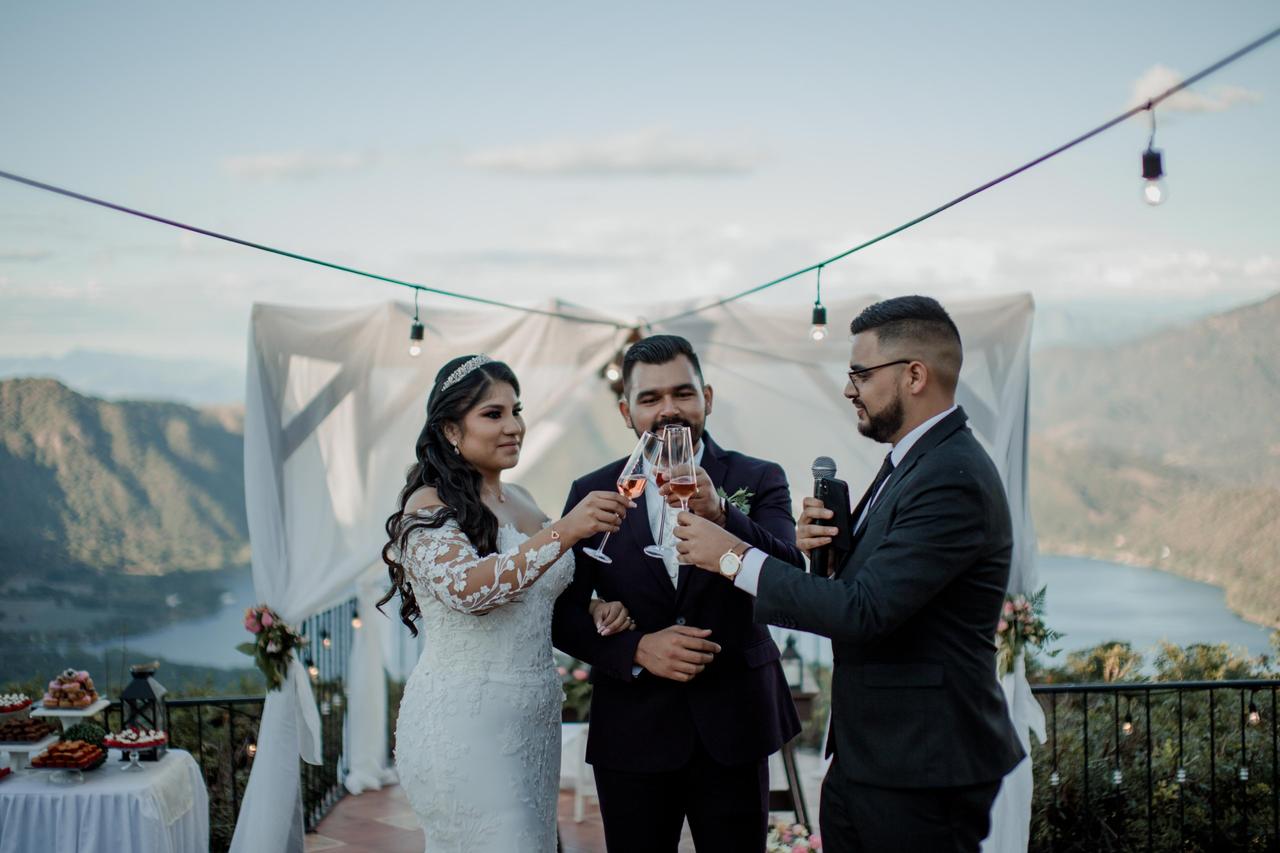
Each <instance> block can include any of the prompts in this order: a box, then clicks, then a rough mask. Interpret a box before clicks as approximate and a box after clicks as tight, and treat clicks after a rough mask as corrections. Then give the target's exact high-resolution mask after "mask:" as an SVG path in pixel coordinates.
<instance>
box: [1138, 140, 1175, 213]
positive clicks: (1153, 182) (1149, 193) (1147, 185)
mask: <svg viewBox="0 0 1280 853" xmlns="http://www.w3.org/2000/svg"><path fill="white" fill-rule="evenodd" d="M1163 177H1164V164H1163V163H1162V162H1161V156H1160V152H1159V151H1156V150H1155V149H1154V148H1148V149H1147V150H1146V152H1145V153H1144V154H1143V155H1142V179H1143V180H1142V197H1143V198H1144V199H1146V202H1147V204H1149V205H1151V206H1152V207H1154V206H1155V205H1157V204H1160V203H1161V202H1163V201H1164V200H1165V198H1166V197H1167V196H1168V194H1169V191H1168V190H1166V189H1165V186H1164V180H1162V179H1163Z"/></svg>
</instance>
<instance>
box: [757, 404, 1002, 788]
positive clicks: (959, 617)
mask: <svg viewBox="0 0 1280 853" xmlns="http://www.w3.org/2000/svg"><path fill="white" fill-rule="evenodd" d="M965 421H966V417H965V414H964V410H963V409H957V410H956V411H954V412H952V413H951V414H950V415H948V416H947V417H945V418H943V419H942V420H941V421H939V422H938V423H937V424H935V425H934V426H933V427H932V428H931V429H930V430H929V431H928V432H926V433H925V434H924V435H923V436H921V437H920V439H919V440H918V441H917V442H916V443H915V445H914V446H912V448H911V449H910V450H909V451H908V452H907V455H906V456H905V457H904V458H903V460H902V462H901V464H900V465H898V467H897V468H896V469H894V471H893V473H892V475H890V477H889V480H888V481H887V482H886V484H885V487H884V491H883V492H882V493H881V494H880V498H879V500H878V501H877V502H876V503H875V505H874V506H873V507H872V511H871V512H870V514H869V515H868V517H867V521H866V523H865V524H864V525H863V528H862V530H861V531H859V532H857V533H855V536H856V542H855V543H854V549H853V551H852V553H851V554H850V555H849V558H848V559H847V560H846V561H845V562H844V563H843V564H842V565H841V566H840V567H839V568H838V569H837V571H836V574H835V577H833V578H823V577H817V576H815V575H810V574H805V573H804V572H801V571H799V570H798V569H795V568H794V567H792V566H790V565H787V564H785V563H783V562H780V561H778V560H774V559H768V560H766V561H765V564H764V566H763V568H762V569H761V573H760V582H759V586H758V588H757V592H758V596H757V599H756V618H757V619H759V620H760V621H762V622H768V623H771V624H775V625H781V626H784V627H790V628H800V629H803V630H806V631H812V632H814V633H817V634H821V635H823V636H826V637H830V638H831V643H832V650H833V652H834V656H835V666H834V670H833V676H832V679H833V684H832V710H831V713H832V728H831V735H830V741H829V745H830V747H832V748H833V749H834V752H835V755H836V767H837V774H836V775H837V776H839V777H843V778H844V779H845V780H848V781H851V782H855V783H859V784H865V785H875V786H879V787H885V788H926V787H929V788H931V787H944V786H960V785H975V784H979V783H984V782H992V781H995V780H998V779H1001V778H1002V777H1004V775H1005V774H1006V773H1008V772H1009V771H1010V770H1011V769H1013V767H1014V766H1015V765H1016V764H1017V763H1018V762H1019V761H1020V760H1021V759H1022V756H1023V751H1022V746H1021V744H1019V742H1018V738H1017V735H1016V734H1015V732H1014V728H1013V725H1012V723H1011V722H1010V720H1009V714H1008V711H1007V710H1006V707H1005V699H1004V693H1003V692H1002V691H1001V689H1000V685H999V683H998V682H997V680H996V673H995V651H996V649H995V643H994V638H995V635H996V623H997V622H998V621H999V619H1000V610H1001V607H1002V606H1003V603H1004V594H1005V587H1006V586H1007V585H1008V580H1009V561H1010V556H1011V554H1012V551H1013V534H1012V524H1011V521H1010V517H1009V506H1008V502H1007V500H1006V498H1005V492H1004V487H1003V485H1002V483H1001V482H1000V477H999V474H998V473H997V472H996V468H995V465H993V464H992V462H991V459H990V457H988V456H987V454H986V452H985V451H984V450H983V449H982V447H981V446H980V445H979V444H978V441H977V439H976V438H974V436H973V433H971V432H970V431H969V428H968V427H967V426H966V425H965ZM852 521H853V522H855V523H856V521H857V519H856V518H854V519H852ZM831 781H832V780H831V779H830V777H829V780H828V784H830V783H831ZM836 781H837V782H838V781H839V779H837V780H836Z"/></svg>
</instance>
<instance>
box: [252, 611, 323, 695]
mask: <svg viewBox="0 0 1280 853" xmlns="http://www.w3.org/2000/svg"><path fill="white" fill-rule="evenodd" d="M244 628H245V630H246V631H248V632H249V633H250V634H253V635H254V639H253V642H251V643H241V644H240V645H238V646H236V649H238V650H239V651H241V652H244V653H245V654H246V655H248V656H249V657H251V658H253V662H254V663H256V664H257V665H258V669H260V670H261V671H262V674H263V676H264V677H265V678H266V679H267V688H268V689H270V690H279V689H280V688H281V686H283V685H284V678H285V673H286V672H288V670H289V664H290V663H291V662H292V661H293V650H294V649H296V648H298V647H299V646H303V645H306V642H307V638H306V637H303V636H302V635H300V634H299V633H297V632H296V631H294V630H293V628H291V627H290V626H289V625H287V624H285V621H284V620H283V619H281V618H280V614H278V613H276V612H275V611H274V610H272V609H271V608H270V607H267V606H266V605H265V604H259V605H258V606H257V607H250V608H248V609H247V610H245V612H244Z"/></svg>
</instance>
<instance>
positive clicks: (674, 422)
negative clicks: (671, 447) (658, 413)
mask: <svg viewBox="0 0 1280 853" xmlns="http://www.w3.org/2000/svg"><path fill="white" fill-rule="evenodd" d="M669 426H682V427H687V428H688V429H689V438H690V439H691V440H692V443H693V446H694V447H697V446H698V442H700V441H702V427H700V426H694V425H693V424H691V423H689V422H688V421H686V420H685V419H684V418H665V419H663V420H657V421H654V422H653V426H651V427H649V432H651V433H653V434H654V435H656V436H659V437H661V436H662V431H663V430H664V429H666V428H667V427H669ZM639 436H640V432H639V430H637V431H636V437H637V438H638V437H639Z"/></svg>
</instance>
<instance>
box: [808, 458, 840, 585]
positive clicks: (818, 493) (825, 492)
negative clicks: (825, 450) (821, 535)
mask: <svg viewBox="0 0 1280 853" xmlns="http://www.w3.org/2000/svg"><path fill="white" fill-rule="evenodd" d="M810 470H811V471H812V472H813V496H814V497H815V498H817V499H818V500H820V501H822V502H823V505H824V506H825V505H826V503H827V498H828V496H829V493H830V491H831V490H830V489H829V488H828V485H829V483H830V481H831V479H832V478H834V477H835V475H836V461H835V460H834V459H832V458H831V457H830V456H819V457H818V458H817V459H815V460H813V467H812V468H811V469H810ZM830 559H831V546H830V545H823V546H822V547H821V548H814V549H813V550H812V551H810V552H809V571H811V572H813V573H814V574H815V575H820V576H822V577H826V576H827V563H828V561H829V560H830Z"/></svg>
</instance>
